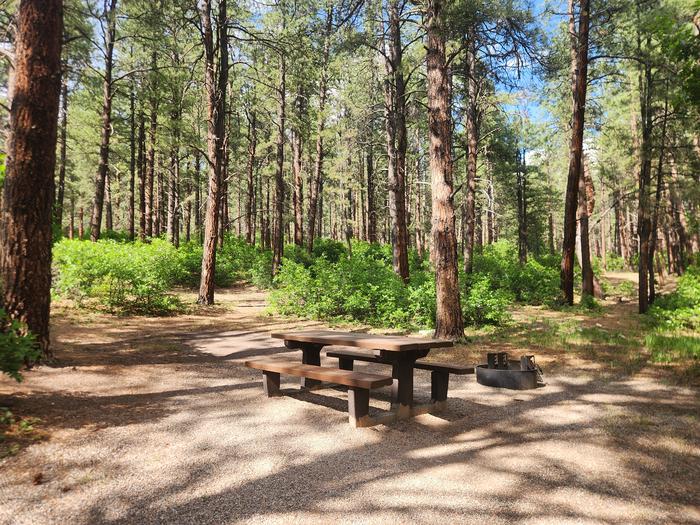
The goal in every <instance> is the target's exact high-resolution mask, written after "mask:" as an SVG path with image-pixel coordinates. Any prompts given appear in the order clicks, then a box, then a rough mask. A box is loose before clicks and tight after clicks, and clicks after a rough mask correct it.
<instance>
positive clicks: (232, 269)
mask: <svg viewBox="0 0 700 525" xmlns="http://www.w3.org/2000/svg"><path fill="white" fill-rule="evenodd" d="M178 256H179V260H180V265H181V272H180V273H179V278H178V280H177V284H182V285H185V286H191V287H195V286H198V285H199V278H200V275H201V273H202V245H201V244H199V243H198V242H196V241H190V242H188V243H184V244H182V245H180V248H179V249H178ZM241 281H246V282H251V283H253V284H255V285H256V286H259V287H261V288H269V287H270V286H271V285H272V254H271V253H270V252H269V251H266V250H260V249H259V248H256V247H255V246H252V245H250V244H248V243H247V242H245V241H244V240H243V239H240V238H239V237H236V236H234V235H227V236H226V237H225V239H224V243H223V247H222V248H220V249H219V250H217V252H216V272H215V274H214V283H215V284H216V286H231V285H232V284H234V283H237V282H241Z"/></svg>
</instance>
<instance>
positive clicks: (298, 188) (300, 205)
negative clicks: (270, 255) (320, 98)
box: [292, 88, 306, 246]
mask: <svg viewBox="0 0 700 525" xmlns="http://www.w3.org/2000/svg"><path fill="white" fill-rule="evenodd" d="M305 98H306V95H305V93H304V91H303V90H302V88H299V92H298V93H297V96H296V100H295V102H294V108H295V111H296V116H297V125H296V127H295V128H294V129H293V130H292V176H293V179H294V181H293V182H294V193H293V194H292V198H293V201H294V202H293V205H294V244H296V245H297V246H303V245H304V176H303V173H302V169H301V164H302V162H301V159H302V148H303V143H304V140H303V136H302V135H303V134H302V124H301V123H302V120H303V119H304V116H305V113H306V103H305Z"/></svg>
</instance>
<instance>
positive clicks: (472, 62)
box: [463, 34, 480, 273]
mask: <svg viewBox="0 0 700 525" xmlns="http://www.w3.org/2000/svg"><path fill="white" fill-rule="evenodd" d="M468 38H469V42H467V47H466V52H465V76H466V79H465V82H466V83H467V99H468V100H467V110H466V127H467V180H466V187H465V197H464V228H465V232H464V248H463V254H464V273H472V269H473V260H474V229H475V222H476V216H475V202H476V168H477V162H478V151H479V127H480V126H479V108H478V96H479V89H478V87H479V86H478V84H477V81H476V42H475V38H474V35H473V34H470V35H469V36H468Z"/></svg>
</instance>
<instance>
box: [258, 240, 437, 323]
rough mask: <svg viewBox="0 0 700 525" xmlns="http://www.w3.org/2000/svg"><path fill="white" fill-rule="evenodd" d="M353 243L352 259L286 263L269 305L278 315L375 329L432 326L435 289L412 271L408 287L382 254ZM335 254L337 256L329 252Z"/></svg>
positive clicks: (427, 279) (425, 277)
mask: <svg viewBox="0 0 700 525" xmlns="http://www.w3.org/2000/svg"><path fill="white" fill-rule="evenodd" d="M375 246H376V245H369V244H367V243H357V247H358V249H357V250H355V249H354V248H353V257H352V259H348V258H346V257H340V258H339V259H338V260H337V261H335V262H333V261H331V260H329V259H328V258H327V257H326V256H325V255H322V256H321V257H319V258H317V259H315V260H314V262H313V264H312V265H310V266H308V267H307V266H305V265H304V264H301V263H299V262H296V261H294V260H290V259H287V258H285V259H284V261H283V264H282V268H281V271H280V272H279V274H278V275H277V277H276V278H275V285H276V289H275V290H274V291H273V292H272V295H271V304H272V306H273V308H275V309H276V310H277V311H278V312H280V313H283V314H291V315H298V316H302V317H309V318H314V319H326V320H343V321H359V322H363V323H367V324H371V325H376V326H391V327H409V326H421V327H424V326H432V324H433V323H434V318H435V314H434V310H435V285H434V280H433V279H432V276H430V275H429V274H426V273H425V272H423V273H421V272H416V274H415V275H413V276H412V278H411V282H410V283H409V284H408V285H404V283H403V282H402V281H401V280H400V279H399V278H398V277H397V276H396V274H395V273H394V271H393V269H392V267H391V259H390V258H389V262H388V263H387V257H386V252H385V251H384V249H382V248H379V247H375ZM333 253H335V254H337V252H333Z"/></svg>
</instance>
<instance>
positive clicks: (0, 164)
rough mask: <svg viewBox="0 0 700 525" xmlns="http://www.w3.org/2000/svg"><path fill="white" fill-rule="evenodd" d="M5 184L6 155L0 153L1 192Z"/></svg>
mask: <svg viewBox="0 0 700 525" xmlns="http://www.w3.org/2000/svg"><path fill="white" fill-rule="evenodd" d="M4 184H5V155H4V154H2V153H0V191H2V187H3V186H4Z"/></svg>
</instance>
